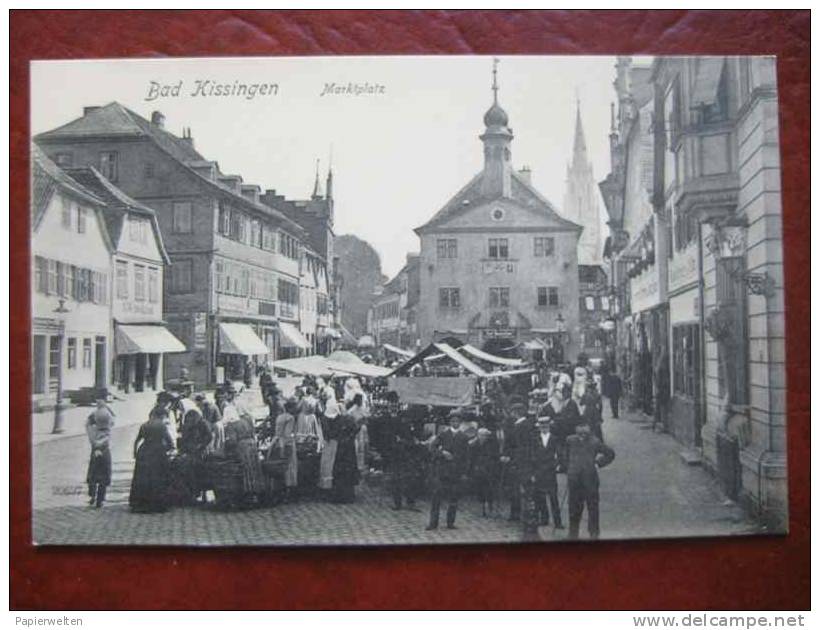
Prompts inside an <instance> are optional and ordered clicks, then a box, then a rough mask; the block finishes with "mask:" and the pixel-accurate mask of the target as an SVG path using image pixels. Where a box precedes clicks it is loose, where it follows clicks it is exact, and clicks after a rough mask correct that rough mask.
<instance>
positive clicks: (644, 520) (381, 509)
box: [33, 414, 764, 546]
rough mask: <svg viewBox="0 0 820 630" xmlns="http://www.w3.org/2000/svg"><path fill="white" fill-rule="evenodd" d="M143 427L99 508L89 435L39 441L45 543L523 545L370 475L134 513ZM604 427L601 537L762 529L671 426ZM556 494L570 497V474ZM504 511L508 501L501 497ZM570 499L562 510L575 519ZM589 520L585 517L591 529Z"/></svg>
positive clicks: (121, 438)
mask: <svg viewBox="0 0 820 630" xmlns="http://www.w3.org/2000/svg"><path fill="white" fill-rule="evenodd" d="M136 432H137V426H136V425H129V426H120V427H118V428H117V429H115V431H114V434H113V452H112V456H113V461H114V471H113V483H112V487H111V488H110V489H109V501H108V502H107V503H106V505H105V506H104V507H103V508H102V509H100V510H96V509H93V508H91V507H88V506H87V504H86V495H85V487H84V485H83V480H84V476H85V466H86V462H87V457H88V445H87V442H86V440H85V438H84V436H79V437H67V438H64V439H60V440H53V441H49V442H45V443H41V444H39V445H37V446H35V447H34V458H33V463H34V471H35V473H34V476H33V481H34V483H33V487H34V497H33V499H34V514H33V534H34V540H35V542H36V543H37V544H79V545H84V544H120V545H190V544H194V545H212V546H218V545H327V544H345V545H363V544H439V543H451V544H452V543H469V542H517V541H520V540H522V534H521V529H520V526H519V525H517V524H514V523H509V522H508V521H506V519H505V518H504V516H505V514H499V515H497V516H496V517H495V518H484V517H482V516H481V515H480V509H479V507H478V505H477V504H476V503H475V502H473V501H472V500H465V501H464V502H463V504H462V506H461V508H460V509H459V516H458V521H457V525H458V529H457V530H447V529H440V530H438V531H435V532H427V531H425V530H424V526H425V524H426V520H427V514H426V508H427V507H428V506H427V504H425V503H420V507H422V511H421V512H409V511H400V512H395V511H393V510H391V509H389V506H390V500H389V498H388V496H387V493H386V492H385V490H384V489H383V488H382V487H381V486H380V485H375V484H370V485H368V484H362V485H361V486H359V488H358V500H357V502H356V503H355V504H352V505H335V504H330V503H323V502H318V501H307V500H305V501H302V502H297V503H291V504H283V505H279V506H276V507H272V508H265V509H256V510H248V511H239V512H219V511H216V510H213V509H209V508H206V507H192V508H178V509H174V510H172V511H169V512H167V513H165V514H132V513H130V512H129V510H128V489H129V483H130V476H131V471H132V469H133V460H132V457H131V448H132V444H133V439H134V437H135V435H136ZM604 435H605V437H606V439H607V441H608V442H609V443H610V444H611V446H612V447H613V448H614V449H615V451H616V453H617V457H616V459H615V461H614V462H613V463H612V464H611V465H610V466H609V467H608V468H606V469H604V470H602V471H601V530H602V537H603V538H617V539H624V538H647V537H674V536H726V535H735V534H752V533H764V531H763V530H762V529H761V528H760V527H759V526H758V525H757V524H756V523H755V522H754V521H752V520H749V519H748V518H747V517H746V516H745V514H744V513H743V511H742V510H741V509H740V508H739V507H738V506H736V505H735V504H734V503H732V502H730V501H727V500H726V499H725V497H724V496H723V495H722V494H721V492H720V490H719V488H718V487H717V484H716V483H715V481H714V480H713V478H712V477H711V476H710V475H709V474H708V473H707V472H706V471H705V470H703V469H702V468H700V467H693V466H688V465H686V464H685V463H684V462H683V461H682V459H681V458H680V456H679V455H678V452H679V446H678V445H677V443H676V442H675V441H674V440H673V439H672V438H671V437H670V436H668V435H662V434H656V433H653V432H652V431H651V430H650V429H649V428H648V425H646V424H644V423H641V422H639V420H638V418H636V417H631V418H629V419H627V414H622V419H621V420H614V419H611V418H607V419H606V421H605V423H604ZM559 483H560V488H559V493H560V495H562V496H563V494H564V486H563V477H561V481H559ZM503 507H504V509H506V507H507V506H503ZM566 510H567V507H566V501H565V500H564V502H563V508H562V512H563V514H564V521H565V524H566V521H567V520H568V519H567V514H566ZM584 527H585V524H583V523H582V535H583V532H584ZM539 534H540V537H541V539H542V540H545V541H556V540H562V539H564V538H565V537H566V530H558V531H555V530H553V529H552V528H549V527H543V528H541V529H540V530H539Z"/></svg>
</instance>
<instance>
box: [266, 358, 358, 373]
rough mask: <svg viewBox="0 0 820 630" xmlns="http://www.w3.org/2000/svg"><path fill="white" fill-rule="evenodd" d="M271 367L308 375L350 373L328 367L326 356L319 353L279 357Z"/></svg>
mask: <svg viewBox="0 0 820 630" xmlns="http://www.w3.org/2000/svg"><path fill="white" fill-rule="evenodd" d="M273 368H274V369H276V370H284V371H285V372H291V373H292V374H307V375H308V376H332V375H333V374H345V375H347V374H350V373H349V372H344V371H341V370H336V369H333V368H332V367H330V365H329V364H328V361H327V358H326V357H323V356H320V355H313V356H309V357H297V358H295V359H281V360H279V361H274V362H273Z"/></svg>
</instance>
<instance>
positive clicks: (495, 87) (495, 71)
mask: <svg viewBox="0 0 820 630" xmlns="http://www.w3.org/2000/svg"><path fill="white" fill-rule="evenodd" d="M498 62H499V59H498V57H493V102H494V103H498Z"/></svg>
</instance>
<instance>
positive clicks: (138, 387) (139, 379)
mask: <svg viewBox="0 0 820 630" xmlns="http://www.w3.org/2000/svg"><path fill="white" fill-rule="evenodd" d="M146 356H147V355H145V354H142V353H140V354H135V355H134V358H135V365H134V391H137V392H141V391H142V390H143V389H145V367H146V365H145V364H146V360H145V358H146Z"/></svg>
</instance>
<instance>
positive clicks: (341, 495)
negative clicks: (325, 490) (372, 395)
mask: <svg viewBox="0 0 820 630" xmlns="http://www.w3.org/2000/svg"><path fill="white" fill-rule="evenodd" d="M361 405H362V395H361V394H356V395H355V396H354V398H353V400H351V401H350V402H349V403H348V404H347V409H346V412H345V413H344V414H343V415H341V416H339V419H338V425H337V427H336V432H335V435H336V441H337V442H338V446H337V448H336V459H335V461H334V462H333V493H334V498H335V500H336V501H338V502H339V503H352V502H353V501H355V500H356V490H355V488H356V484H358V483H359V478H360V476H359V465H358V461H357V458H356V436H357V435H358V434H359V430H360V429H361V425H360V424H359V423H358V422H357V421H356V420H355V419H354V417H353V416H352V415H350V410H351V409H352V408H353V407H355V406H361Z"/></svg>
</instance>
